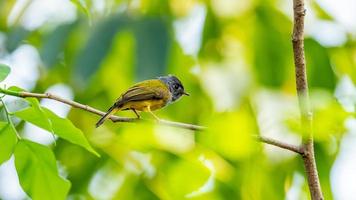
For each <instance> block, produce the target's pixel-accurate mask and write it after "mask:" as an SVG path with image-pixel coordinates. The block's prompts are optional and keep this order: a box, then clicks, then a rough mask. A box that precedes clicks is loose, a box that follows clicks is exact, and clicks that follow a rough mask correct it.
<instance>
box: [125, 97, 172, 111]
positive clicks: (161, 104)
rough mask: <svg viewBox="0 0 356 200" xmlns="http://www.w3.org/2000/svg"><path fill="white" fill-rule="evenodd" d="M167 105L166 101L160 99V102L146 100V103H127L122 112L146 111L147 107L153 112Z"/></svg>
mask: <svg viewBox="0 0 356 200" xmlns="http://www.w3.org/2000/svg"><path fill="white" fill-rule="evenodd" d="M166 104H167V101H165V100H163V99H160V100H146V101H131V102H127V103H126V104H125V105H124V106H123V107H122V110H125V109H135V110H138V111H144V112H147V111H148V107H149V108H150V109H151V110H152V111H153V110H157V109H160V108H162V107H164V106H165V105H166Z"/></svg>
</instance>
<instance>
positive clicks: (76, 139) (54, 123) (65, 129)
mask: <svg viewBox="0 0 356 200" xmlns="http://www.w3.org/2000/svg"><path fill="white" fill-rule="evenodd" d="M41 109H42V110H43V112H44V114H45V115H46V117H47V118H48V120H49V121H50V122H51V128H48V126H47V125H46V123H45V122H43V120H44V119H42V118H41V117H40V116H38V115H39V113H38V110H36V109H35V108H34V107H28V108H26V109H23V110H20V111H17V112H15V113H14V115H15V116H17V117H19V118H21V119H23V120H25V121H28V122H30V123H32V124H34V125H36V126H38V127H40V128H43V129H45V130H47V131H52V130H53V132H54V134H56V135H58V136H59V137H61V138H63V139H65V140H67V141H69V142H71V143H73V144H77V145H79V146H82V147H84V148H85V149H87V150H88V151H89V152H91V153H93V154H95V155H97V156H99V154H98V153H97V152H96V151H95V150H94V149H93V148H92V147H91V146H90V144H89V142H88V141H87V139H86V138H85V136H84V134H83V132H82V131H81V130H80V129H78V128H77V127H75V126H74V125H73V124H72V122H71V121H69V120H68V119H64V118H61V117H59V116H57V115H56V114H54V113H53V112H52V111H50V110H49V109H47V108H45V107H41Z"/></svg>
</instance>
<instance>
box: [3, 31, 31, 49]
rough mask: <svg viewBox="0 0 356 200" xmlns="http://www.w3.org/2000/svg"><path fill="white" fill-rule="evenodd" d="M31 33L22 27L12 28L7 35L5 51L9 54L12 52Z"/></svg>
mask: <svg viewBox="0 0 356 200" xmlns="http://www.w3.org/2000/svg"><path fill="white" fill-rule="evenodd" d="M30 33H31V32H30V31H28V30H26V29H25V28H24V27H22V26H16V27H12V28H11V31H9V33H8V39H7V40H6V49H7V50H8V51H9V52H12V51H14V50H15V49H16V48H17V47H18V46H19V45H20V44H21V43H22V42H23V41H24V40H25V39H26V38H27V36H29V34H30Z"/></svg>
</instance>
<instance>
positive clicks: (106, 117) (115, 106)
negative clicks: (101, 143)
mask: <svg viewBox="0 0 356 200" xmlns="http://www.w3.org/2000/svg"><path fill="white" fill-rule="evenodd" d="M118 110H119V107H118V106H117V104H114V105H113V106H111V107H110V108H109V110H108V111H107V112H106V114H105V115H104V116H102V117H101V118H100V119H99V121H98V122H97V123H96V124H95V126H96V128H98V127H99V126H100V125H102V124H103V123H104V121H105V120H107V119H108V118H109V117H110V116H111V115H112V114H113V113H115V112H116V111H118Z"/></svg>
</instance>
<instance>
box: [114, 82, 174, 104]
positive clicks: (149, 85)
mask: <svg viewBox="0 0 356 200" xmlns="http://www.w3.org/2000/svg"><path fill="white" fill-rule="evenodd" d="M158 81H159V80H149V81H144V82H141V83H138V84H136V85H134V86H132V87H131V88H129V89H128V90H127V91H126V92H125V93H124V94H123V95H122V96H121V100H122V101H124V102H129V101H144V100H152V99H157V100H159V99H165V98H167V95H169V94H167V86H165V85H164V84H163V83H161V82H158Z"/></svg>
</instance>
